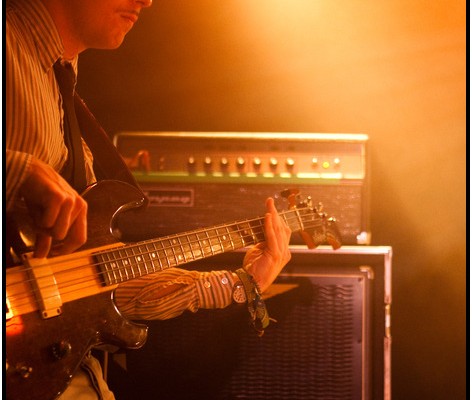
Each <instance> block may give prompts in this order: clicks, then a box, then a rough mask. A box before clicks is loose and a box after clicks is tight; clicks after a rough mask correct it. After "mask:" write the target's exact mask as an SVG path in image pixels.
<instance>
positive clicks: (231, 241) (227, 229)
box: [226, 226, 235, 250]
mask: <svg viewBox="0 0 472 400" xmlns="http://www.w3.org/2000/svg"><path fill="white" fill-rule="evenodd" d="M226 234H227V235H228V238H229V239H228V240H229V245H230V249H231V250H234V249H235V247H234V241H233V236H232V234H231V231H230V230H229V227H228V226H226Z"/></svg>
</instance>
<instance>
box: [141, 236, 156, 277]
mask: <svg viewBox="0 0 472 400" xmlns="http://www.w3.org/2000/svg"><path fill="white" fill-rule="evenodd" d="M145 246H146V251H145V252H144V269H145V270H146V274H149V273H150V272H149V266H151V269H152V271H155V270H156V268H155V267H154V260H153V256H152V255H153V254H155V253H153V251H152V250H151V251H150V250H149V243H146V244H145ZM146 256H147V258H148V262H146Z"/></svg>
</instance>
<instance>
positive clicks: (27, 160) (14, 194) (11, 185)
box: [5, 149, 33, 211]
mask: <svg viewBox="0 0 472 400" xmlns="http://www.w3.org/2000/svg"><path fill="white" fill-rule="evenodd" d="M5 155H6V157H5V170H6V185H5V187H6V209H7V211H9V210H11V208H12V207H13V205H14V203H15V200H16V199H17V198H18V190H19V188H20V187H21V185H22V184H23V182H24V180H25V179H26V177H27V176H28V174H29V169H30V165H31V159H32V157H33V156H32V155H30V154H27V153H23V152H21V151H12V150H8V149H7V150H6V154H5Z"/></svg>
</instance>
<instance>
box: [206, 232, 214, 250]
mask: <svg viewBox="0 0 472 400" xmlns="http://www.w3.org/2000/svg"><path fill="white" fill-rule="evenodd" d="M208 232H209V230H208V229H206V230H205V235H206V238H207V241H208V247H209V249H210V253H211V255H212V256H214V255H215V252H214V251H213V246H212V245H211V237H210V235H209V233H208Z"/></svg>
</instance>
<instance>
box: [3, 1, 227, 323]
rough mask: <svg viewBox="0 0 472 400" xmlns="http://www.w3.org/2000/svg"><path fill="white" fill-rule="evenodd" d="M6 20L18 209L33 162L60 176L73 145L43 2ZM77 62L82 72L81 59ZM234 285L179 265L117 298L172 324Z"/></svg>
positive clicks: (9, 141) (19, 6) (9, 168)
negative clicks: (68, 138)
mask: <svg viewBox="0 0 472 400" xmlns="http://www.w3.org/2000/svg"><path fill="white" fill-rule="evenodd" d="M6 21H7V24H6V52H5V71H6V99H5V101H6V113H5V119H6V158H5V159H6V195H7V196H6V201H7V210H8V211H12V210H13V205H14V204H15V203H16V202H17V201H18V200H19V199H18V191H19V188H20V187H21V185H22V183H23V182H24V180H25V179H26V178H27V177H28V174H29V169H30V166H31V160H32V159H33V157H35V158H37V159H39V160H41V161H43V162H45V163H47V164H49V165H50V166H52V167H53V168H54V169H55V170H56V171H57V172H60V171H61V169H62V168H63V166H64V164H65V162H66V160H67V147H66V146H65V143H64V139H63V127H62V119H63V115H62V104H61V96H60V93H59V88H58V85H57V82H56V80H55V76H54V70H53V65H54V63H55V62H56V61H57V60H58V59H60V58H61V57H62V54H63V45H62V41H61V38H60V36H59V33H58V32H57V30H56V27H55V25H54V22H53V20H52V18H51V16H50V15H49V13H48V11H47V10H46V8H45V7H44V6H43V4H42V2H41V1H39V0H9V1H7V6H6ZM72 65H73V67H74V69H75V71H76V72H77V65H78V59H77V58H76V59H74V60H72ZM83 145H84V152H85V158H86V174H87V180H88V182H89V183H92V182H93V181H94V180H95V178H94V174H93V169H92V155H91V153H90V150H89V149H88V147H87V146H86V145H85V143H83ZM234 281H235V278H234V275H233V274H232V273H231V272H229V271H213V272H205V273H202V272H196V271H186V270H182V269H177V268H174V269H171V270H167V271H165V272H160V273H156V274H151V275H148V276H145V277H142V278H138V279H135V280H133V281H130V282H127V283H126V284H122V285H120V287H119V288H118V289H117V290H116V296H115V300H116V303H117V305H118V306H119V308H120V310H121V311H122V313H123V314H124V315H125V316H127V317H128V318H131V319H166V318H171V317H175V316H177V315H179V314H181V313H183V312H184V311H185V310H189V311H192V312H196V311H197V310H198V309H199V308H223V307H226V306H228V305H229V304H231V297H232V296H231V293H232V287H233V284H234Z"/></svg>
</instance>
